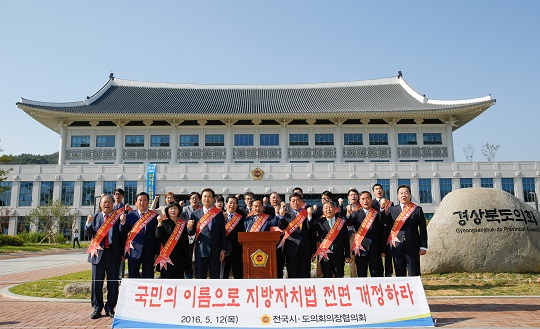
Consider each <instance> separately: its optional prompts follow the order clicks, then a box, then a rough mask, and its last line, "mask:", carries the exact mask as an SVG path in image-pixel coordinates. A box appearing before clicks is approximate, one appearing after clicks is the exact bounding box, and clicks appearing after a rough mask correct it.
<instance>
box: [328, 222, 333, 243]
mask: <svg viewBox="0 0 540 329" xmlns="http://www.w3.org/2000/svg"><path fill="white" fill-rule="evenodd" d="M328 224H329V225H330V229H331V228H332V227H334V219H333V218H328ZM329 249H330V250H333V249H334V247H333V243H332V244H331V245H330V248H329Z"/></svg>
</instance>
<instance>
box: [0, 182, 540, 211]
mask: <svg viewBox="0 0 540 329" xmlns="http://www.w3.org/2000/svg"><path fill="white" fill-rule="evenodd" d="M377 183H379V184H381V185H382V187H383V189H384V190H385V194H386V195H393V193H391V191H390V180H389V179H378V180H377ZM397 183H398V186H401V185H407V186H411V180H410V179H398V182H397ZM521 183H522V185H523V199H524V201H525V202H534V201H535V199H534V198H535V187H534V178H526V177H525V178H522V179H521ZM0 186H5V187H8V188H10V190H7V191H5V192H3V193H1V194H0V206H6V207H9V206H11V182H1V183H0ZM480 186H481V187H487V188H493V178H481V179H480ZM459 187H460V188H469V187H473V180H472V178H460V179H459ZM33 188H34V183H33V182H21V183H20V189H19V207H29V206H31V205H32V189H33ZM114 189H116V182H114V181H110V182H107V181H106V182H103V193H105V194H111V195H112V194H113V191H114ZM123 189H124V191H125V193H126V194H125V202H126V203H130V204H133V203H134V199H135V195H137V182H135V181H126V182H124V187H123ZM418 189H419V193H420V195H419V200H420V203H433V197H432V195H433V194H432V185H431V179H429V178H428V179H419V180H418ZM501 189H502V190H503V191H506V192H508V193H510V194H512V195H515V191H514V178H501ZM53 190H54V182H41V190H40V196H39V205H41V206H46V205H48V204H49V202H50V200H52V199H53ZM95 190H96V182H83V187H82V193H81V195H82V200H81V206H93V205H94V202H95ZM74 192H75V182H62V192H61V194H60V198H61V200H62V202H63V203H64V204H65V205H67V206H73V199H74V194H75V193H74ZM450 192H452V178H440V179H439V193H440V200H442V199H443V198H444V197H445V196H446V195H447V194H448V193H450Z"/></svg>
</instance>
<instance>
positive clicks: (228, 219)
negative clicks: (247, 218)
mask: <svg viewBox="0 0 540 329" xmlns="http://www.w3.org/2000/svg"><path fill="white" fill-rule="evenodd" d="M227 217H228V218H227V222H229V221H230V220H231V219H232V214H229V216H227Z"/></svg>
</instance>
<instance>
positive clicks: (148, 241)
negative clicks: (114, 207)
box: [124, 210, 160, 265]
mask: <svg viewBox="0 0 540 329" xmlns="http://www.w3.org/2000/svg"><path fill="white" fill-rule="evenodd" d="M139 219H140V216H139V211H138V210H133V211H131V212H130V213H129V214H127V216H126V224H125V225H124V226H125V228H124V229H125V230H126V232H129V231H131V229H132V228H133V226H134V225H135V223H137V221H138V220H139ZM156 226H157V216H156V217H154V218H153V219H152V220H151V221H150V222H149V223H148V224H146V226H145V227H143V228H142V229H141V230H140V231H139V233H138V234H137V235H136V236H135V237H134V238H133V242H134V243H133V247H134V248H135V250H133V249H132V250H131V252H130V254H129V255H128V257H127V258H128V259H132V260H135V259H139V258H140V256H141V254H142V250H143V248H144V249H145V251H146V259H143V260H142V261H146V262H149V263H150V262H152V265H153V264H154V263H153V262H154V255H157V254H159V249H160V244H159V242H158V240H157V239H156ZM126 234H127V233H126Z"/></svg>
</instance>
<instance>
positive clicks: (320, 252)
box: [315, 217, 345, 262]
mask: <svg viewBox="0 0 540 329" xmlns="http://www.w3.org/2000/svg"><path fill="white" fill-rule="evenodd" d="M343 225H345V221H344V220H343V219H341V218H339V217H338V218H336V222H335V223H334V226H332V228H331V229H330V231H328V233H327V234H326V237H325V238H324V240H323V241H322V242H321V244H320V245H319V248H318V249H317V252H316V253H315V255H316V256H321V257H319V262H320V261H322V258H323V257H324V258H326V259H328V253H332V250H329V249H328V248H330V246H331V245H332V243H333V242H334V240H335V239H336V237H337V236H338V234H339V232H340V231H341V229H342V228H343Z"/></svg>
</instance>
